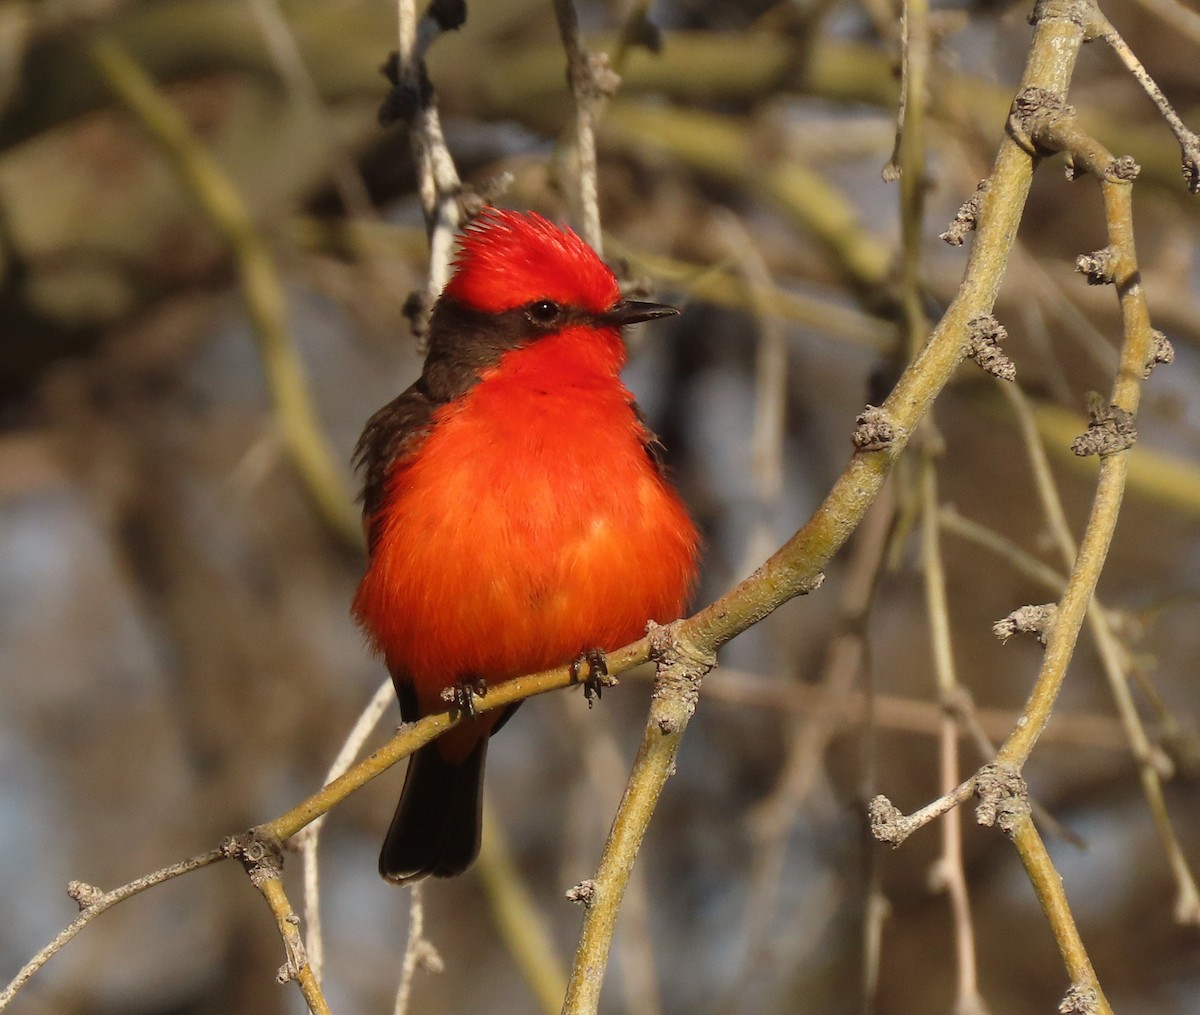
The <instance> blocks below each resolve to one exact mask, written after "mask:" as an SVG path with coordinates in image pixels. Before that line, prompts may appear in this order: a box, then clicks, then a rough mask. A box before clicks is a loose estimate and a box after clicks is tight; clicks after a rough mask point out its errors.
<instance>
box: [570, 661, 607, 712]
mask: <svg viewBox="0 0 1200 1015" xmlns="http://www.w3.org/2000/svg"><path fill="white" fill-rule="evenodd" d="M585 665H586V666H587V676H586V677H584V678H583V696H584V697H585V698H586V699H587V703H588V708H591V707H592V698H593V696H594V697H595V699H596V701H599V700H600V695H601V692H602V691H603V690H604V688H606V687H612V685H613V684H615V683H616V682H617V681H616V679H615V678H614V677H610V676H609V675H608V660H607V659H606V658H605V655H604V650H603V649H599V648H589V649H585V650H584V651H583V652H582V653H581V654H580V656H579V658H578V659H575V660H572V662H571V680H572V681H573V682H578V681H579V674H580V672H581V671H582V670H583V668H584V666H585Z"/></svg>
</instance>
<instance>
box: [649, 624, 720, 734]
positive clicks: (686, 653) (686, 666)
mask: <svg viewBox="0 0 1200 1015" xmlns="http://www.w3.org/2000/svg"><path fill="white" fill-rule="evenodd" d="M681 631H682V627H681V626H680V624H679V622H678V621H676V622H675V623H673V624H665V625H664V624H656V623H654V621H651V622H650V623H649V624H647V625H646V635H647V637H648V638H649V640H650V658H651V659H652V660H654V664H655V667H656V668H657V671H658V678H657V679H656V680H655V682H654V693H653V695H652V696H651V697H652V700H655V701H658V700H662V699H664V698H667V697H670V698H673V699H675V700H676V701H678V702H679V703H680V705H681V706H682V708H683V713H684V715H685V716H686V717H687V718H690V717H691V715H692V713H694V712H695V711H696V703H697V702H698V701H699V699H700V682H701V681H702V680H703V679H704V675H705V674H706V673H707V672H708V671H709V670H711V669H712V668H713V667H714V666H716V665H717V657H716V655H715V654H714V653H713V652H712V651H711V650H709V649H706V648H704V647H702V646H700V645H697V644H696V643H695V642H694V641H691V640H690V639H688V638H686V637H684V636H682V635H681V634H680V632H681ZM681 720H682V721H681ZM686 721H687V719H686V718H682V717H680V716H676V715H672V714H670V713H666V714H663V715H661V716H660V717H659V719H658V726H659V729H660V730H662V732H663V734H665V735H670V734H675V733H678V732H679V731H680V729H682V726H683V725H686Z"/></svg>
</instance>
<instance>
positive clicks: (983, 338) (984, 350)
mask: <svg viewBox="0 0 1200 1015" xmlns="http://www.w3.org/2000/svg"><path fill="white" fill-rule="evenodd" d="M1006 338H1008V329H1007V328H1005V327H1004V325H1003V324H1001V323H1000V322H999V321H998V320H996V318H995V317H994V316H992V315H991V314H984V315H981V316H980V317H972V318H971V319H970V320H969V321H968V322H967V357H968V358H969V359H973V360H974V361H975V362H976V363H978V364H979V366H980V367H981V368H982V369H983V370H984V372H985V373H989V374H991V375H992V376H993V377H998V378H999V379H1000V380H1002V381H1011V380H1015V379H1016V376H1017V368H1016V366H1015V365H1014V364H1013V361H1012V360H1010V359H1009V358H1008V356H1006V355H1005V353H1004V351H1003V350H1002V349H1001V348H1000V343H1001V342H1003V341H1004V340H1005V339H1006Z"/></svg>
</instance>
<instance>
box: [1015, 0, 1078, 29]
mask: <svg viewBox="0 0 1200 1015" xmlns="http://www.w3.org/2000/svg"><path fill="white" fill-rule="evenodd" d="M1090 6H1091V2H1090V0H1038V2H1037V3H1036V4H1034V6H1033V13H1031V14H1030V15H1029V23H1030V24H1031V25H1036V24H1037V23H1038V22H1040V21H1049V20H1050V19H1051V18H1065V19H1066V20H1068V21H1070V22H1072V23H1074V24H1076V25H1078V26H1079V27H1080V28H1083V29H1085V30H1086V29H1087V28H1088V26H1089V22H1090V21H1091V19H1090V18H1089V17H1088V8H1089V7H1090Z"/></svg>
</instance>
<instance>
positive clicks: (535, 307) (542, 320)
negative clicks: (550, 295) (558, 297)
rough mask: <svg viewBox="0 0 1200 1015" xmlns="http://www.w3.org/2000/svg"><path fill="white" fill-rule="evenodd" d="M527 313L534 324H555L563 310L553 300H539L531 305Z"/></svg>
mask: <svg viewBox="0 0 1200 1015" xmlns="http://www.w3.org/2000/svg"><path fill="white" fill-rule="evenodd" d="M525 313H526V314H527V315H528V317H529V319H530V320H531V321H533V323H534V324H553V323H554V322H555V321H557V320H558V318H559V315H560V314H561V313H562V308H561V307H560V306H559V305H558V304H557V303H555V302H554V301H553V300H538V301H537V302H535V303H530V304H529V306H528V307H526V308H525Z"/></svg>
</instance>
